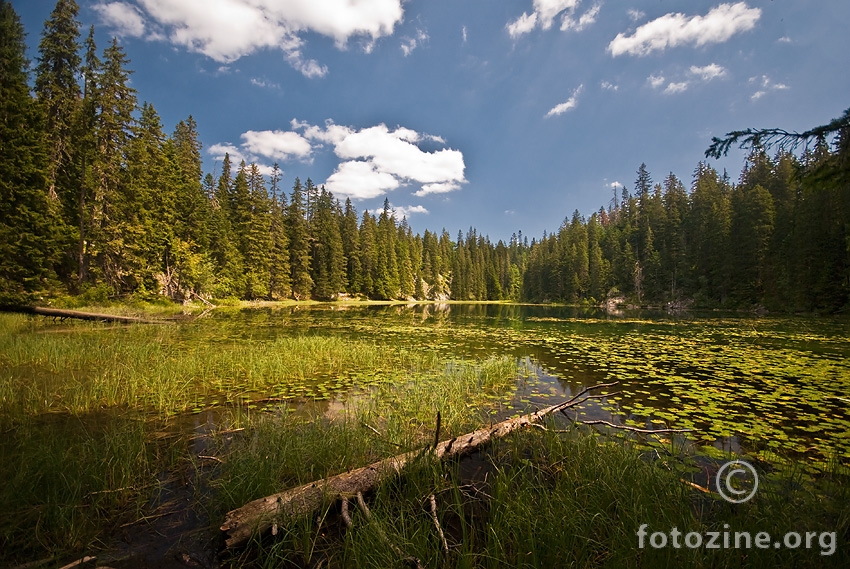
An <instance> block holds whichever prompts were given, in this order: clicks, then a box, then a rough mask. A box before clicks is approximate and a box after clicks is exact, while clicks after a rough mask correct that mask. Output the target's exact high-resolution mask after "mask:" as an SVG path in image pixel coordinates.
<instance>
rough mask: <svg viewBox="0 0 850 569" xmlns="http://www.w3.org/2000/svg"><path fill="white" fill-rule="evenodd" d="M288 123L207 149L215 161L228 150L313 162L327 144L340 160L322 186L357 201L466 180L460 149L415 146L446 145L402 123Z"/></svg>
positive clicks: (440, 188)
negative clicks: (285, 127) (366, 125)
mask: <svg viewBox="0 0 850 569" xmlns="http://www.w3.org/2000/svg"><path fill="white" fill-rule="evenodd" d="M290 126H291V130H288V131H282V130H265V131H250V130H249V131H247V132H245V133H244V134H243V135H242V139H243V142H242V144H240V145H239V146H238V147H237V146H235V145H233V144H230V143H222V144H215V145H213V146H211V147H210V149H209V150H208V152H209V153H210V154H211V155H213V156H215V157H216V159H219V160H220V159H222V158H223V157H224V153H225V152H229V153H230V155H231V159H232V160H233V161H234V162H237V163H238V161H239V160H242V159H244V160H245V161H246V162H261V161H262V159H269V160H276V161H286V160H312V158H313V153H314V152H315V151H316V150H318V149H321V148H325V147H326V146H330V147H331V148H332V149H333V151H334V154H336V156H337V157H338V158H339V159H340V163H339V164H338V165H337V167H336V169H335V170H334V172H333V173H332V174H331V175H330V176H329V177H328V179H327V182H326V183H325V185H326V187H327V188H328V189H329V190H330V191H332V192H333V193H335V194H339V195H345V196H348V197H351V198H355V199H368V198H375V197H378V196H381V195H383V194H385V193H387V192H388V191H391V190H394V189H396V188H398V187H400V186H403V185H408V184H411V183H413V184H419V185H420V187H419V189H418V190H417V191H416V192H415V195H417V196H425V195H428V194H437V193H445V192H449V191H454V190H458V189H460V187H461V185H462V184H464V183H466V179H465V177H464V169H465V165H464V162H463V154H462V153H461V152H460V151H459V150H453V149H451V148H442V149H439V150H435V151H432V152H426V151H424V150H422V149H421V148H419V146H418V144H420V143H422V142H425V141H428V142H432V143H438V144H441V145H444V144H445V141H444V140H443V139H442V138H441V137H439V136H434V135H430V134H424V133H419V132H416V131H415V130H412V129H409V128H404V127H397V128H395V129H393V130H391V129H389V128H387V126H386V125H384V124H379V125H377V126H373V127H369V128H364V129H360V130H357V129H354V128H351V127H347V126H342V125H337V124H334V122H333V121H331V120H327V121H325V124H324V125H323V126H319V125H312V124H310V123H307V122H299V121H298V120H296V119H292V121H291V122H290Z"/></svg>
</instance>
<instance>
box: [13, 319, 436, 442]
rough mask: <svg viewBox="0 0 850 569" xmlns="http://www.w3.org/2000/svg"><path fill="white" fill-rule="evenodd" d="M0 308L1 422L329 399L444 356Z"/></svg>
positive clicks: (325, 339)
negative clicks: (190, 333)
mask: <svg viewBox="0 0 850 569" xmlns="http://www.w3.org/2000/svg"><path fill="white" fill-rule="evenodd" d="M62 330H63V332H62V333H57V332H56V328H55V327H50V326H49V325H47V324H45V323H44V322H39V321H38V320H36V319H33V318H30V317H24V316H17V315H5V314H4V315H0V428H2V427H3V425H6V426H7V427H8V423H9V422H10V421H14V420H16V419H18V418H20V417H22V416H36V415H40V414H43V413H50V412H62V413H70V414H73V415H80V414H84V413H89V412H92V411H95V410H98V409H102V408H113V407H120V406H126V407H129V408H133V409H145V410H150V411H154V412H156V413H158V414H160V415H163V416H167V415H170V414H174V413H178V412H182V411H189V410H197V409H199V408H201V407H203V406H205V405H210V404H224V403H228V402H232V401H234V400H241V398H242V396H243V395H247V398H251V397H253V396H256V397H259V396H258V395H257V394H258V393H261V394H266V395H274V396H277V397H281V398H287V397H298V396H301V397H311V398H325V399H326V398H329V397H330V396H331V395H333V393H335V392H341V391H346V390H348V389H350V388H351V386H352V385H353V384H354V379H355V376H356V379H357V383H358V385H361V386H362V385H368V384H370V383H374V382H378V381H381V379H382V378H383V379H387V377H390V378H392V377H395V376H398V375H401V374H405V373H417V372H418V371H419V370H424V369H428V370H432V369H434V368H435V367H438V366H439V365H440V364H441V362H440V360H439V358H438V357H437V356H436V355H434V354H432V353H428V352H415V351H410V350H402V349H400V348H393V347H388V346H379V345H376V344H375V343H373V342H370V341H367V340H355V339H345V340H343V339H339V338H335V337H329V336H321V335H303V336H282V337H278V338H270V339H266V340H253V339H250V340H245V341H228V342H216V343H215V344H214V345H209V344H200V343H198V342H184V341H183V338H182V337H181V335H182V334H185V333H186V331H185V330H184V329H183V328H181V327H177V326H122V327H116V328H114V329H112V330H111V331H110V333H109V334H108V335H106V334H104V333H103V329H102V327H99V326H98V325H97V324H89V323H84V322H81V323H72V324H69V325H68V326H67V327H65V328H62Z"/></svg>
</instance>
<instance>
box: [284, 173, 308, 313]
mask: <svg viewBox="0 0 850 569" xmlns="http://www.w3.org/2000/svg"><path fill="white" fill-rule="evenodd" d="M287 229H288V233H289V235H288V236H289V269H290V271H291V278H290V283H291V286H292V296H293V297H294V298H295V300H307V299H309V298H310V294H311V293H312V292H313V279H312V278H311V277H310V262H311V260H310V234H309V231H308V227H307V219H306V217H305V210H304V189H303V188H302V186H301V180H299V179H298V178H295V185H294V186H293V187H292V195H291V196H290V199H289V213H288V215H287Z"/></svg>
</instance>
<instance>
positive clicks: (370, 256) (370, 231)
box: [360, 210, 378, 298]
mask: <svg viewBox="0 0 850 569" xmlns="http://www.w3.org/2000/svg"><path fill="white" fill-rule="evenodd" d="M377 233H378V226H377V224H376V223H375V218H374V217H373V216H372V215H371V214H370V213H369V211H368V210H367V211H364V212H363V219H362V221H361V222H360V270H361V271H362V273H361V274H362V275H363V280H362V287H361V292H362V293H363V294H364V295H365V296H366V297H367V298H377V293H376V290H375V281H376V279H377V277H378V241H377Z"/></svg>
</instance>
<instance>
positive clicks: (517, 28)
mask: <svg viewBox="0 0 850 569" xmlns="http://www.w3.org/2000/svg"><path fill="white" fill-rule="evenodd" d="M535 26H537V12H532V13H531V14H527V13H525V12H523V13H522V16H520V17H519V18H517V19H516V21H515V22H513V23H511V24H508V26H507V27H508V34H509V35H510V36H511V37H512V38H514V39H516V38H518V37H519V36H521V35H523V34H527V33H528V32H530V31H531V30H533V29H534V27H535Z"/></svg>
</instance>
